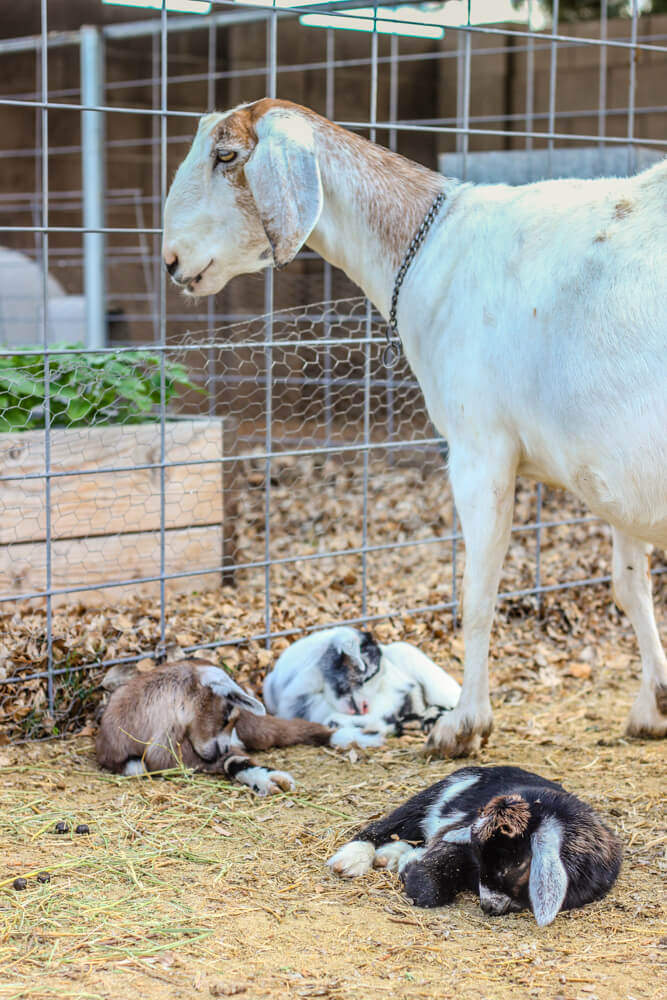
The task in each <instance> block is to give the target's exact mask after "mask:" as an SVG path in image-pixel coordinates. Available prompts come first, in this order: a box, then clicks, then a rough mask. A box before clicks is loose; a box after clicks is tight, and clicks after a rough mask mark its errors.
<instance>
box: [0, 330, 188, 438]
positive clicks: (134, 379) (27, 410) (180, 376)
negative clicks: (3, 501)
mask: <svg viewBox="0 0 667 1000" xmlns="http://www.w3.org/2000/svg"><path fill="white" fill-rule="evenodd" d="M61 349H62V353H61ZM35 350H36V349H35V348H25V349H24V350H21V351H17V352H16V353H15V354H11V355H5V356H4V357H0V431H26V430H34V429H37V428H42V427H44V424H45V413H46V392H45V367H46V366H45V359H44V355H43V354H38V353H29V352H31V351H32V352H34V351H35ZM54 351H57V352H58V353H53V352H54ZM161 380H162V372H161V361H160V356H159V355H157V354H153V353H151V352H150V351H146V350H139V351H111V352H108V353H99V354H98V353H94V354H91V353H88V352H84V351H83V345H81V344H74V345H62V344H54V345H53V346H52V347H51V348H50V353H49V359H48V385H49V410H50V414H51V421H50V423H51V426H52V427H82V426H89V425H91V424H119V423H120V424H136V423H140V422H141V423H143V422H145V421H150V420H157V419H158V416H159V414H158V413H157V406H158V404H159V403H160V399H161ZM183 389H191V390H195V391H196V392H202V391H203V390H202V389H201V388H200V387H198V386H196V385H195V384H194V383H193V382H192V380H191V379H190V376H189V375H188V372H187V370H186V368H185V367H184V366H183V365H182V364H179V363H177V362H174V361H169V360H168V359H166V358H165V360H164V399H165V403H168V402H169V400H170V399H172V397H173V396H174V395H175V394H176V393H177V392H178V391H179V390H183Z"/></svg>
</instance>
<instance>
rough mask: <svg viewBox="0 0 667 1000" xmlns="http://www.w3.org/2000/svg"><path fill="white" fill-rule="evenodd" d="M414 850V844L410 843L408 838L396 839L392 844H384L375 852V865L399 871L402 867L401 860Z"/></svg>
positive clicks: (389, 870) (391, 870)
mask: <svg viewBox="0 0 667 1000" xmlns="http://www.w3.org/2000/svg"><path fill="white" fill-rule="evenodd" d="M412 851H413V849H412V844H408V842H407V841H406V840H394V841H392V842H391V843H390V844H383V846H382V847H378V849H377V851H376V852H375V857H374V859H373V867H374V868H384V869H385V870H386V871H388V872H397V871H399V869H400V867H401V860H402V859H403V858H405V856H406V855H407V854H412Z"/></svg>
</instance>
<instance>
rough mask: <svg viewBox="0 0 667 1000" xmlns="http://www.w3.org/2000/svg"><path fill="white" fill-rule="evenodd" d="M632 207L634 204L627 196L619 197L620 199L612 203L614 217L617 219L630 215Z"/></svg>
mask: <svg viewBox="0 0 667 1000" xmlns="http://www.w3.org/2000/svg"><path fill="white" fill-rule="evenodd" d="M633 209H634V205H633V204H632V202H631V201H629V200H628V199H627V198H621V199H620V201H617V202H616V204H615V205H614V218H615V219H619V220H620V219H625V218H627V216H628V215H630V212H632V211H633Z"/></svg>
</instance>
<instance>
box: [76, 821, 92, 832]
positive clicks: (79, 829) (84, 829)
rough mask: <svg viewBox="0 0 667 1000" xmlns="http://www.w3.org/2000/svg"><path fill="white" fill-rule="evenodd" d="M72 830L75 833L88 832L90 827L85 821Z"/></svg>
mask: <svg viewBox="0 0 667 1000" xmlns="http://www.w3.org/2000/svg"><path fill="white" fill-rule="evenodd" d="M74 832H75V833H90V827H89V826H88V824H87V823H79V825H78V826H77V828H76V830H75V831H74Z"/></svg>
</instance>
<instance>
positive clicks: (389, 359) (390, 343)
mask: <svg viewBox="0 0 667 1000" xmlns="http://www.w3.org/2000/svg"><path fill="white" fill-rule="evenodd" d="M445 198H446V195H445V192H444V191H441V192H440V194H439V195H438V197H437V198H436V199H435V201H434V202H433V204H432V205H431V207H430V208H429V210H428V212H427V214H426V216H425V217H424V220H423V222H422V224H421V226H420V227H419V229H418V230H417V232H416V233H415V235H414V236H413V237H412V242H411V243H410V246H409V247H408V249H407V253H406V254H405V257H404V258H403V263H402V264H401V266H400V267H399V269H398V272H397V274H396V280H395V281H394V291H393V293H392V296H391V310H390V312H389V322H388V323H387V328H386V331H385V336H386V338H387V344H386V346H385V349H384V351H383V353H382V361H383V363H384V365H385V366H386V367H387V368H393V367H394V365H395V364H396V362H397V361H398V359H399V357H400V354H401V341H400V337H399V336H398V326H397V323H396V307H397V306H398V293H399V292H400V290H401V285H402V284H403V281H404V279H405V275H406V274H407V273H408V269H409V267H410V264H412V261H413V260H414V259H415V257H416V256H417V251H418V250H419V248H420V246H421V245H422V243H423V242H424V240H425V239H426V234H427V233H428V231H429V229H430V228H431V226H432V225H433V221H434V219H435V217H436V215H437V214H438V212H439V211H440V206H441V205H442V203H443V202H444V200H445Z"/></svg>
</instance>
